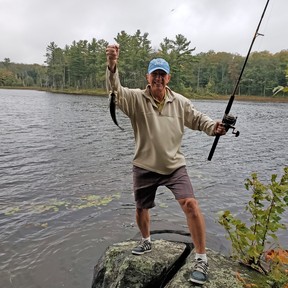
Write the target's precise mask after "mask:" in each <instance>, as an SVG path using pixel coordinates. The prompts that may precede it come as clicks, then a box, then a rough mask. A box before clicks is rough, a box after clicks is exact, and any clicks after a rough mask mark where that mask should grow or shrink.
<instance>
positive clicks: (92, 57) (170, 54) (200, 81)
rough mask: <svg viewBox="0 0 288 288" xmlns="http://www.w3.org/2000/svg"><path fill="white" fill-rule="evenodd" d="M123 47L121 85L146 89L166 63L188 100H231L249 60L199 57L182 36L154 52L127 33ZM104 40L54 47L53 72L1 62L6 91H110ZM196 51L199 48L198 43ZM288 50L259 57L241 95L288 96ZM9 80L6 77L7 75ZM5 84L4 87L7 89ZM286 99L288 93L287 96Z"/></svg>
mask: <svg viewBox="0 0 288 288" xmlns="http://www.w3.org/2000/svg"><path fill="white" fill-rule="evenodd" d="M114 40H115V42H117V43H118V44H119V45H120V58H119V65H118V66H119V69H120V72H121V73H120V77H121V82H122V84H123V85H124V86H127V87H131V88H136V87H137V88H138V87H140V88H144V87H145V85H146V83H147V82H146V78H145V75H146V73H147V66H148V63H149V61H150V60H151V59H152V58H154V57H163V58H165V59H166V60H167V61H168V62H169V63H170V66H171V74H172V78H171V82H170V84H169V85H170V87H171V88H172V89H174V90H176V91H177V92H180V93H183V94H184V95H186V96H192V95H193V97H195V94H196V96H197V95H205V96H207V95H208V96H209V95H211V96H212V95H215V94H218V95H229V94H230V93H232V91H233V88H234V85H235V82H236V81H237V79H238V77H239V74H240V71H241V68H242V66H243V63H244V60H245V58H244V57H242V56H241V55H238V54H231V53H226V52H218V53H216V52H214V51H208V52H207V53H199V54H195V55H193V53H195V51H196V48H191V47H193V46H192V45H191V41H189V40H188V39H187V38H186V37H184V36H183V35H181V34H178V35H176V36H175V38H174V39H168V38H167V37H166V38H164V39H163V41H162V42H161V43H160V44H159V48H155V47H153V48H152V46H151V41H150V40H149V34H148V33H141V31H140V30H137V31H136V32H135V33H134V34H133V35H129V34H127V33H126V32H125V31H121V32H120V33H118V34H117V36H116V37H115V38H114ZM107 45H108V42H107V41H105V40H104V39H100V40H96V39H95V38H93V39H92V41H91V42H89V41H87V40H79V41H78V42H76V41H73V42H72V44H71V45H66V46H65V47H64V48H60V47H58V46H57V44H56V43H55V42H51V43H50V44H49V45H48V46H47V48H46V61H45V63H46V64H47V67H45V66H40V65H38V66H36V65H25V64H15V63H13V62H11V61H10V59H9V58H5V59H4V61H3V62H0V70H1V69H4V70H8V71H10V72H11V73H12V76H13V77H14V78H13V79H14V80H13V81H11V78H9V79H10V80H9V81H6V80H5V81H3V80H1V79H3V78H4V77H2V78H0V81H1V82H0V86H13V85H14V86H17V85H19V86H24V87H27V86H40V87H43V86H44V87H48V88H51V89H60V90H62V91H63V89H69V88H72V89H74V90H78V89H79V90H81V89H97V88H99V89H105V68H106V56H105V49H106V46H107ZM194 45H197V43H195V44H194ZM287 63H288V50H283V51H281V52H279V53H276V54H271V53H269V52H268V51H262V52H253V53H252V54H251V55H250V58H249V61H248V63H247V66H246V68H245V71H244V73H243V77H242V80H241V83H240V85H239V90H238V91H237V93H238V94H239V95H259V96H271V95H273V91H272V90H273V87H276V86H281V87H283V88H284V89H282V90H279V91H285V89H286V88H285V86H287V80H286V78H285V75H286V72H285V70H286V69H287ZM1 73H2V75H3V72H1ZM3 83H4V84H3ZM283 96H285V95H284V93H283Z"/></svg>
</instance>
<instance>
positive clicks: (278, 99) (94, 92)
mask: <svg viewBox="0 0 288 288" xmlns="http://www.w3.org/2000/svg"><path fill="white" fill-rule="evenodd" d="M0 89H10V90H36V91H44V92H50V93H55V94H69V95H88V96H108V93H107V92H106V90H104V89H79V90H71V89H61V90H60V89H59V90H56V89H47V88H41V87H4V86H1V87H0ZM186 97H187V98H189V99H192V100H221V101H228V100H229V99H230V95H209V96H202V95H190V96H186ZM234 100H237V101H246V102H272V103H288V97H285V96H274V97H273V96H254V95H235V99H234Z"/></svg>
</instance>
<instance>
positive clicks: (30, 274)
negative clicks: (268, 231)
mask: <svg viewBox="0 0 288 288" xmlns="http://www.w3.org/2000/svg"><path fill="white" fill-rule="evenodd" d="M227 101H228V98H227ZM227 101H194V102H195V103H194V104H195V106H196V107H197V108H198V109H199V110H201V111H203V112H205V113H207V114H208V115H210V116H211V117H212V118H215V119H221V118H222V116H223V112H224V109H225V107H226V104H227ZM232 108H233V109H232V111H231V112H232V113H233V114H236V115H237V116H238V120H237V125H236V126H237V129H238V130H239V131H240V133H241V134H240V136H239V137H238V138H236V137H234V136H233V135H232V134H231V131H229V133H228V135H227V136H225V137H221V139H220V141H219V143H218V146H217V149H216V151H215V154H214V157H213V159H212V161H211V162H210V161H207V157H208V154H209V151H210V148H211V145H212V143H213V140H214V138H213V137H208V136H207V135H205V134H203V133H200V132H195V131H191V130H187V131H186V134H185V137H184V140H183V147H182V150H183V152H184V154H185V155H186V159H187V168H188V171H189V174H190V176H191V180H192V183H193V185H194V189H195V193H196V196H197V198H198V200H199V202H200V206H201V208H202V211H203V213H204V214H205V217H206V222H207V233H208V244H207V246H208V247H209V246H213V247H215V249H218V250H219V251H224V250H225V249H228V250H229V248H227V247H228V246H229V242H227V241H226V240H225V231H224V230H223V229H222V227H221V226H220V225H219V224H218V223H217V212H218V211H222V210H225V209H229V210H231V211H233V213H235V214H236V215H237V216H238V217H240V218H243V219H246V218H247V215H246V213H245V209H244V207H245V205H246V204H247V202H248V201H249V199H250V196H249V195H250V194H251V193H250V192H248V191H246V190H245V188H244V182H245V179H246V178H248V177H249V176H250V174H251V173H252V172H257V173H258V175H259V178H260V179H261V180H263V181H266V182H267V181H268V180H269V179H270V177H271V174H274V173H276V174H278V175H282V171H283V167H284V166H288V156H287V155H288V145H287V131H288V129H287V126H288V124H287V123H288V121H287V120H288V119H287V111H288V103H252V102H237V98H236V100H235V102H234V104H233V107H232ZM0 109H1V110H0V111H1V112H0V287H3V288H10V287H11V288H12V287H13V288H15V287H17V288H18V287H21V288H28V287H29V288H30V287H31V288H36V287H41V288H51V287H53V288H58V287H69V288H80V287H81V288H82V287H90V284H91V280H92V275H93V267H94V265H95V264H96V263H97V260H98V259H99V257H100V256H101V255H102V253H103V252H104V251H105V249H106V248H107V247H108V246H109V245H111V244H113V243H115V242H119V241H122V240H126V239H129V238H133V237H135V235H136V234H137V232H138V229H137V228H136V225H135V221H134V201H133V195H132V173H131V171H132V165H131V161H132V157H133V151H134V140H133V135H132V129H131V127H130V123H129V119H127V118H126V117H125V116H123V115H122V114H120V113H119V112H118V114H117V117H118V122H119V123H120V125H121V126H123V127H124V129H125V130H124V131H121V130H120V129H118V128H117V127H116V126H115V125H114V124H113V122H112V120H111V118H110V115H109V111H108V100H107V98H105V97H95V96H94V97H93V96H85V95H84V96H72V95H63V94H51V93H47V92H38V91H21V90H0ZM156 204H157V206H156V207H155V208H154V209H152V211H151V218H152V229H162V228H165V227H169V228H170V229H176V230H187V227H186V223H185V218H184V215H183V213H182V211H180V208H179V206H178V204H177V203H176V201H175V200H174V199H173V196H172V194H171V192H170V191H168V190H167V189H165V188H161V189H159V190H158V192H157V199H156ZM287 216H288V215H287V211H286V212H285V214H284V215H283V219H284V220H283V221H284V222H285V224H287ZM278 235H279V238H280V240H281V243H282V244H283V243H284V244H285V245H286V246H287V243H288V235H287V230H286V231H285V230H283V231H279V233H278Z"/></svg>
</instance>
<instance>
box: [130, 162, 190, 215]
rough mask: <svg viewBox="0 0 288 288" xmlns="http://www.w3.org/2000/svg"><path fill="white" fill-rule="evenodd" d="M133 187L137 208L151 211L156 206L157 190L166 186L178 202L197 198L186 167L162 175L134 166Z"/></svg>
mask: <svg viewBox="0 0 288 288" xmlns="http://www.w3.org/2000/svg"><path fill="white" fill-rule="evenodd" d="M133 185H134V197H135V201H136V207H137V208H142V209H150V208H152V207H154V206H155V195H156V190H157V188H158V187H159V186H166V187H167V188H168V189H170V190H171V191H172V193H173V194H174V196H175V199H176V200H179V199H184V198H195V196H194V192H193V187H192V184H191V181H190V179H189V177H188V174H187V170H186V166H182V167H180V168H178V169H177V170H175V171H174V172H173V173H171V174H169V175H162V174H158V173H155V172H151V171H148V170H145V169H142V168H139V167H136V166H133Z"/></svg>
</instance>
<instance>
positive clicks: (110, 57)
mask: <svg viewBox="0 0 288 288" xmlns="http://www.w3.org/2000/svg"><path fill="white" fill-rule="evenodd" d="M119 50H120V49H119V44H110V45H108V46H107V48H106V57H107V65H108V68H109V70H110V71H111V72H113V73H114V72H115V70H116V64H117V60H118V58H119Z"/></svg>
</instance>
